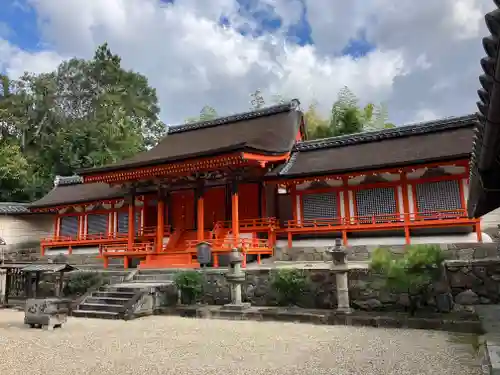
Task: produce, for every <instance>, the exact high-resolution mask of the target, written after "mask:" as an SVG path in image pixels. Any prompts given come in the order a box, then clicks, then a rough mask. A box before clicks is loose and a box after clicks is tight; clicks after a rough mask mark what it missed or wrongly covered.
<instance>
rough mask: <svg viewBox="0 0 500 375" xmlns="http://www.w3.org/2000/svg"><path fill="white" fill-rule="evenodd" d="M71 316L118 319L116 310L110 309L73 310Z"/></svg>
mask: <svg viewBox="0 0 500 375" xmlns="http://www.w3.org/2000/svg"><path fill="white" fill-rule="evenodd" d="M71 315H72V316H74V317H77V318H95V319H120V315H119V314H118V313H117V312H110V311H95V310H94V311H92V310H79V309H77V310H73V312H72V314H71Z"/></svg>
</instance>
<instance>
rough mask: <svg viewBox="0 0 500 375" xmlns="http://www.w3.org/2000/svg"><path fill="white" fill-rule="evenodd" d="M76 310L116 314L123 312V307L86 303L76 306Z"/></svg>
mask: <svg viewBox="0 0 500 375" xmlns="http://www.w3.org/2000/svg"><path fill="white" fill-rule="evenodd" d="M78 310H81V311H105V312H116V313H119V312H121V311H123V305H110V304H107V303H88V302H87V301H85V302H83V303H81V304H80V305H78Z"/></svg>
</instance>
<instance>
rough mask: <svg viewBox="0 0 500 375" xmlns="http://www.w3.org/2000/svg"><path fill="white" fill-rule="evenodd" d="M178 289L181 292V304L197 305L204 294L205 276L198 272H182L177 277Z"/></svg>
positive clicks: (175, 280)
mask: <svg viewBox="0 0 500 375" xmlns="http://www.w3.org/2000/svg"><path fill="white" fill-rule="evenodd" d="M174 282H175V285H176V286H177V289H178V290H180V292H181V302H182V303H183V304H186V305H190V304H192V303H195V302H196V301H197V300H198V298H199V297H200V296H201V294H202V292H203V276H202V274H201V273H200V272H197V271H182V272H179V273H178V274H176V275H175V279H174Z"/></svg>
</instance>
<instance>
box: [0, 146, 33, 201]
mask: <svg viewBox="0 0 500 375" xmlns="http://www.w3.org/2000/svg"><path fill="white" fill-rule="evenodd" d="M28 180H29V165H28V161H27V160H26V158H25V157H24V156H23V154H22V153H21V149H20V148H19V146H18V145H16V144H11V143H9V142H8V141H1V142H0V201H1V202H12V201H16V200H19V199H23V198H24V199H28V198H29V196H28V194H27V192H26V191H25V187H26V185H27V182H28Z"/></svg>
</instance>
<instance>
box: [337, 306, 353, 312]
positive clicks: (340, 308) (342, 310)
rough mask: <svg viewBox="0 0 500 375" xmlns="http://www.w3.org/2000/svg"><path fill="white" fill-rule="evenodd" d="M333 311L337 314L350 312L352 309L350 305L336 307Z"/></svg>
mask: <svg viewBox="0 0 500 375" xmlns="http://www.w3.org/2000/svg"><path fill="white" fill-rule="evenodd" d="M335 311H336V312H337V313H339V314H352V312H353V311H354V310H353V309H351V308H350V307H337V309H336V310H335Z"/></svg>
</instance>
